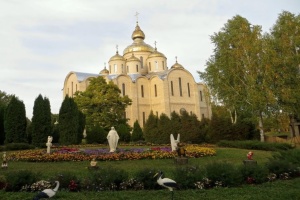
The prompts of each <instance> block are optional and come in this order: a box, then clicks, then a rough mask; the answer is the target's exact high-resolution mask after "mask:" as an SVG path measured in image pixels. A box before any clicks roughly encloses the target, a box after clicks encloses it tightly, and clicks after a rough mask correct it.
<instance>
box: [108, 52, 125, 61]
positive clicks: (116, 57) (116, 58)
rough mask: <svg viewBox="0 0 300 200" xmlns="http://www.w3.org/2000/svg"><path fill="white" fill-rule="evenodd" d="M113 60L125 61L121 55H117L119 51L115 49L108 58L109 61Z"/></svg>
mask: <svg viewBox="0 0 300 200" xmlns="http://www.w3.org/2000/svg"><path fill="white" fill-rule="evenodd" d="M115 60H121V61H125V58H124V57H123V56H121V55H119V52H118V51H117V53H116V55H114V56H113V57H111V58H110V59H109V62H110V61H115Z"/></svg>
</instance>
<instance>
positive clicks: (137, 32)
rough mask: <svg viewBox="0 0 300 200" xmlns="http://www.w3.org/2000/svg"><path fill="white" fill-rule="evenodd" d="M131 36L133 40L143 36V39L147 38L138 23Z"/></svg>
mask: <svg viewBox="0 0 300 200" xmlns="http://www.w3.org/2000/svg"><path fill="white" fill-rule="evenodd" d="M131 38H132V40H135V39H136V38H141V39H142V40H144V39H145V34H144V32H143V31H142V30H141V28H140V27H139V25H138V24H136V27H135V30H134V31H133V33H132V35H131Z"/></svg>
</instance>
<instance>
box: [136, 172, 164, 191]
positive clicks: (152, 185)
mask: <svg viewBox="0 0 300 200" xmlns="http://www.w3.org/2000/svg"><path fill="white" fill-rule="evenodd" d="M156 172H158V170H156V169H148V168H145V169H142V170H138V171H137V172H136V173H135V177H136V180H137V181H139V182H141V183H143V184H144V189H146V190H151V189H158V188H161V187H160V186H159V185H158V184H157V182H156V178H154V175H155V174H156Z"/></svg>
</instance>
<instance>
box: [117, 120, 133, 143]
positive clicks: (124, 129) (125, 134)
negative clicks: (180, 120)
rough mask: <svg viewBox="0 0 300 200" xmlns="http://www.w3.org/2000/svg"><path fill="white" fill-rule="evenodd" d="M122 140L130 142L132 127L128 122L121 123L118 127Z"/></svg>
mask: <svg viewBox="0 0 300 200" xmlns="http://www.w3.org/2000/svg"><path fill="white" fill-rule="evenodd" d="M116 130H117V132H118V135H119V137H120V140H119V141H121V142H130V136H131V135H130V127H129V126H127V125H126V124H120V125H118V127H117V128H116Z"/></svg>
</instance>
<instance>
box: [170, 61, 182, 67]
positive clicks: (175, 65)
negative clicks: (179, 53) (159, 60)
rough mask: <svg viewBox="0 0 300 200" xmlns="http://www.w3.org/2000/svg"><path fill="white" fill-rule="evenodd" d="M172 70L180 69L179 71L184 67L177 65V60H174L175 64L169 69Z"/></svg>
mask: <svg viewBox="0 0 300 200" xmlns="http://www.w3.org/2000/svg"><path fill="white" fill-rule="evenodd" d="M174 68H181V69H184V67H183V66H182V65H181V64H179V63H178V62H177V60H176V63H175V64H174V65H172V67H171V69H174Z"/></svg>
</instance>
